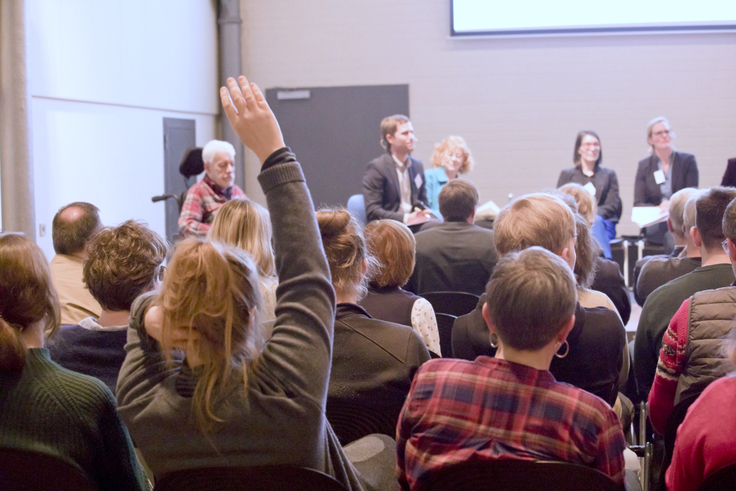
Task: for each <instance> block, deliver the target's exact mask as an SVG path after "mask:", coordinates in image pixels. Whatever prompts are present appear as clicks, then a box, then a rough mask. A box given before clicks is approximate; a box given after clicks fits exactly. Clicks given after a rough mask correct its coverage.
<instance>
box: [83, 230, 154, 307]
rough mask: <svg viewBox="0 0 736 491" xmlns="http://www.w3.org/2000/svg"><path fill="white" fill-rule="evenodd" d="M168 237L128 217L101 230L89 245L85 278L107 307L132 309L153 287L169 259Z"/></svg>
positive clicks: (95, 296) (85, 281)
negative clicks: (167, 258) (165, 260)
mask: <svg viewBox="0 0 736 491" xmlns="http://www.w3.org/2000/svg"><path fill="white" fill-rule="evenodd" d="M167 250H168V248H167V245H166V241H165V240H164V239H162V238H161V236H160V235H158V234H157V233H156V232H154V231H153V230H151V229H149V228H148V227H146V226H145V225H144V224H143V223H142V222H137V221H135V220H128V221H126V222H123V223H122V224H121V225H119V226H117V227H105V228H103V229H102V230H100V231H99V232H98V233H97V235H96V236H95V238H94V239H92V241H91V242H90V243H89V245H88V246H87V260H86V261H85V262H84V271H83V275H82V278H83V279H84V283H85V284H86V285H87V288H89V292H90V293H91V294H92V296H93V297H94V298H95V300H97V301H98V302H100V306H102V308H103V309H105V310H112V311H125V310H130V306H131V305H132V304H133V300H135V299H136V297H137V296H138V295H140V294H141V293H144V292H146V291H148V290H151V289H152V288H153V286H154V281H155V280H156V278H157V276H158V272H159V269H160V267H161V264H162V263H163V262H164V259H166V253H167Z"/></svg>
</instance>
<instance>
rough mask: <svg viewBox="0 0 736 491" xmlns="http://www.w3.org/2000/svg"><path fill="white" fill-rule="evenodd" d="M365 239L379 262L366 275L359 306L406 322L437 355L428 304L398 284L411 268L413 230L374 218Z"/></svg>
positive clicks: (433, 321) (434, 324) (387, 318)
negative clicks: (366, 283)
mask: <svg viewBox="0 0 736 491" xmlns="http://www.w3.org/2000/svg"><path fill="white" fill-rule="evenodd" d="M365 240H366V243H367V244H368V250H369V251H370V253H371V254H372V255H373V256H374V257H375V258H376V260H377V261H378V263H379V264H378V266H377V267H376V268H374V269H373V271H372V272H371V273H370V274H369V275H368V293H367V294H366V296H365V297H364V298H363V299H362V300H361V301H360V306H361V307H363V308H364V309H365V310H366V311H368V313H369V314H370V315H372V316H373V317H375V318H377V319H381V320H385V321H389V322H395V323H397V324H402V325H405V326H410V327H411V328H412V329H414V330H415V331H416V332H417V333H418V334H419V336H420V337H421V338H422V340H423V341H424V346H426V347H427V349H428V350H429V351H431V352H433V353H436V354H438V355H440V356H441V355H442V353H440V335H439V332H438V331H437V319H436V318H435V315H434V309H433V308H432V304H430V303H429V302H428V301H427V300H426V299H424V298H422V297H420V296H418V295H414V294H413V293H410V292H408V291H406V290H404V289H403V288H402V287H403V286H404V285H406V282H407V281H409V277H410V276H411V273H412V271H414V264H415V262H416V261H415V256H416V245H417V243H416V240H415V239H414V234H413V233H411V230H409V227H407V226H406V225H404V224H403V223H401V222H397V221H396V220H374V221H372V222H370V223H369V224H368V225H366V226H365Z"/></svg>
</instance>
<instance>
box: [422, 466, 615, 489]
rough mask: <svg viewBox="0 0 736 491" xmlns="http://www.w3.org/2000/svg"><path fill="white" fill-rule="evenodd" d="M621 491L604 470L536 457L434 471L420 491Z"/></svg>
mask: <svg viewBox="0 0 736 491" xmlns="http://www.w3.org/2000/svg"><path fill="white" fill-rule="evenodd" d="M448 489H452V490H453V491H495V490H498V491H570V490H574V489H580V490H583V489H584V490H585V491H620V487H619V486H618V485H617V484H616V483H615V482H613V480H612V479H611V478H610V477H608V476H607V475H605V474H603V473H602V472H600V471H598V470H596V469H593V468H592V467H586V466H584V465H579V464H570V463H568V462H550V461H534V460H484V461H471V462H465V463H462V464H457V465H453V466H451V467H448V468H446V469H442V470H441V471H437V472H434V473H432V475H430V476H429V477H428V478H427V479H426V480H424V482H423V483H420V485H419V486H418V487H417V490H418V491H445V490H448Z"/></svg>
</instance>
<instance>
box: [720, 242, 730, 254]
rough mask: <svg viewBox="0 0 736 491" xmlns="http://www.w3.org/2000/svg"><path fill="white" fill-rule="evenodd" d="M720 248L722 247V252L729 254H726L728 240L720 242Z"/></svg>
mask: <svg viewBox="0 0 736 491" xmlns="http://www.w3.org/2000/svg"><path fill="white" fill-rule="evenodd" d="M721 247H723V250H724V251H726V254H729V255H730V254H731V253H730V252H728V239H726V240H724V241H723V242H721Z"/></svg>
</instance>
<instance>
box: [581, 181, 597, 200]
mask: <svg viewBox="0 0 736 491" xmlns="http://www.w3.org/2000/svg"><path fill="white" fill-rule="evenodd" d="M583 189H585V190H586V191H588V192H589V193H590V195H591V196H593V197H594V198H595V186H593V183H592V182H589V183H588V184H586V185H585V186H583Z"/></svg>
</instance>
